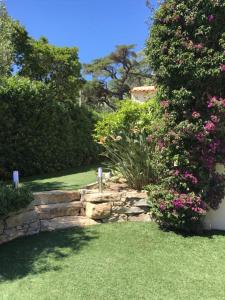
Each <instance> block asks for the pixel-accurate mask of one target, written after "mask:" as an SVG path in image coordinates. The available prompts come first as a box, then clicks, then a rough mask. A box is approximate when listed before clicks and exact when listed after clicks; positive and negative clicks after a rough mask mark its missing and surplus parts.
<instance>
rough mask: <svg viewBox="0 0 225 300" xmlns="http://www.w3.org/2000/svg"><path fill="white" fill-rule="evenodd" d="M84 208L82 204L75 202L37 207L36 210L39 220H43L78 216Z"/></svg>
mask: <svg viewBox="0 0 225 300" xmlns="http://www.w3.org/2000/svg"><path fill="white" fill-rule="evenodd" d="M82 207H83V204H82V202H80V201H73V202H69V203H58V204H48V205H39V206H36V210H37V213H38V216H39V219H41V220H43V219H52V218H56V217H64V216H78V215H79V213H80V210H81V208H82Z"/></svg>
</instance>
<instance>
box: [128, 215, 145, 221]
mask: <svg viewBox="0 0 225 300" xmlns="http://www.w3.org/2000/svg"><path fill="white" fill-rule="evenodd" d="M128 221H133V222H151V217H150V215H148V214H140V215H138V216H129V217H128Z"/></svg>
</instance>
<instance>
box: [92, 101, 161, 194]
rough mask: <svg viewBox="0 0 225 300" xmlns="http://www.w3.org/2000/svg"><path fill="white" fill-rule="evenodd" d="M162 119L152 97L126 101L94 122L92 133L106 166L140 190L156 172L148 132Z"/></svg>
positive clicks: (152, 178)
mask: <svg viewBox="0 0 225 300" xmlns="http://www.w3.org/2000/svg"><path fill="white" fill-rule="evenodd" d="M162 122H163V120H162V119H161V118H160V114H159V107H158V106H157V103H156V102H155V101H154V100H152V101H149V102H147V103H144V104H140V103H135V102H132V101H126V102H125V103H123V104H122V105H121V106H120V107H119V109H118V111H117V112H114V113H111V114H108V115H106V116H105V117H104V118H103V120H101V121H99V122H98V124H97V126H96V135H95V136H96V138H97V139H98V140H99V142H100V144H102V146H103V148H104V152H103V155H104V156H105V157H106V158H107V159H108V160H107V162H108V166H109V167H110V168H111V169H112V170H114V171H116V172H118V173H120V174H121V175H122V176H123V177H124V178H125V179H126V180H127V182H128V184H129V186H130V187H132V188H135V189H137V190H140V189H142V188H143V187H144V186H145V185H146V184H148V183H150V182H153V181H154V180H155V178H156V176H157V173H156V172H155V170H154V161H153V157H152V153H153V152H154V151H153V150H154V148H155V144H154V143H152V141H151V133H152V132H153V131H154V130H155V128H156V127H158V126H160V124H161V123H162Z"/></svg>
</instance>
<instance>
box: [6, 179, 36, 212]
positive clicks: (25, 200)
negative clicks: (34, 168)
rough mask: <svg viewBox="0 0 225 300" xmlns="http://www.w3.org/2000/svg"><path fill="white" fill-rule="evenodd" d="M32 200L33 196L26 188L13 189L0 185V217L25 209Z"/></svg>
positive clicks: (9, 186)
mask: <svg viewBox="0 0 225 300" xmlns="http://www.w3.org/2000/svg"><path fill="white" fill-rule="evenodd" d="M32 200H33V194H32V193H31V192H30V190H29V189H28V188H27V187H19V188H14V187H13V186H12V185H6V184H3V183H0V217H1V216H7V215H8V214H9V213H10V212H14V211H18V210H20V209H21V208H24V207H26V206H27V205H28V204H30V202H31V201H32Z"/></svg>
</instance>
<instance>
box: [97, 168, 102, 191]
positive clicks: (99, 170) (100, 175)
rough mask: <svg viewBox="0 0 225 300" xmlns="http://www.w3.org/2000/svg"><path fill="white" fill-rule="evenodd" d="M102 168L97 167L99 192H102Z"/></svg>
mask: <svg viewBox="0 0 225 300" xmlns="http://www.w3.org/2000/svg"><path fill="white" fill-rule="evenodd" d="M102 175H103V174H102V168H101V167H99V168H98V188H99V192H100V193H102V183H103V182H102Z"/></svg>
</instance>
